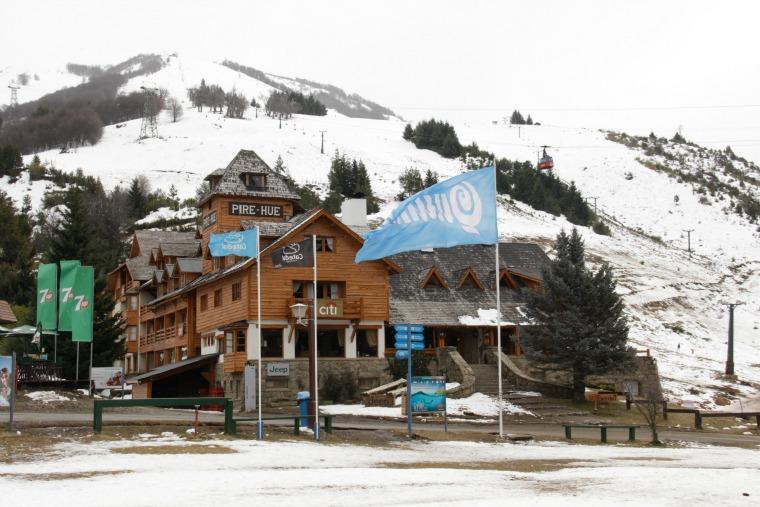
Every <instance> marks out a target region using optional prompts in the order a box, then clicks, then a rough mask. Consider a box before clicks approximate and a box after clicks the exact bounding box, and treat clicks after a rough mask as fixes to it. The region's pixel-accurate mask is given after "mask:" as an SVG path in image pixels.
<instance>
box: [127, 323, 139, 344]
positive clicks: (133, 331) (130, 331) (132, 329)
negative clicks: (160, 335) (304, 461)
mask: <svg viewBox="0 0 760 507" xmlns="http://www.w3.org/2000/svg"><path fill="white" fill-rule="evenodd" d="M127 335H128V336H129V341H131V342H133V341H136V340H137V326H129V327H128V328H127Z"/></svg>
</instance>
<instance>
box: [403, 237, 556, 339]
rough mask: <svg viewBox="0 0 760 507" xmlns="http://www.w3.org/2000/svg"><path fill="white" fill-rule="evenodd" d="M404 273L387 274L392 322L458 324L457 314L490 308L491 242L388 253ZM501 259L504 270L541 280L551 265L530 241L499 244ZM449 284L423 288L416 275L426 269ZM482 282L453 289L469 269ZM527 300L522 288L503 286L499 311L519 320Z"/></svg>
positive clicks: (493, 298) (492, 303) (506, 317)
mask: <svg viewBox="0 0 760 507" xmlns="http://www.w3.org/2000/svg"><path fill="white" fill-rule="evenodd" d="M391 260H392V261H394V262H396V263H397V264H398V265H399V266H401V268H402V269H403V271H401V272H400V273H396V274H392V275H391V276H390V279H389V280H390V288H391V296H390V305H391V306H390V322H391V324H400V323H419V324H423V325H427V326H459V325H461V324H460V322H459V317H461V316H465V315H471V316H477V315H478V313H477V312H478V309H489V308H494V307H495V305H496V294H495V290H494V281H495V276H494V268H495V266H494V249H493V246H492V245H462V246H456V247H452V248H440V249H434V250H432V251H413V252H404V253H399V254H396V255H394V256H392V257H391ZM499 260H500V263H501V269H502V271H503V270H505V269H509V270H513V269H514V270H515V271H517V270H520V271H521V272H526V273H531V274H532V275H534V276H535V277H536V279H537V280H538V281H541V280H542V277H541V269H542V267H543V266H544V265H547V264H548V263H549V258H548V257H547V256H546V254H545V253H544V251H543V250H541V247H539V246H538V245H535V244H530V243H500V244H499ZM431 266H434V267H435V269H436V271H437V272H438V273H439V274H440V275H441V277H442V278H443V279H444V280H445V281H446V283H447V284H448V287H447V288H436V289H428V290H426V289H424V288H423V287H422V286H421V285H420V276H421V275H420V273H421V272H422V273H423V274H427V273H428V271H430V267H431ZM468 268H471V270H472V273H473V274H474V275H475V276H477V278H478V279H479V280H480V281H481V282H482V285H483V288H482V289H481V288H479V287H461V288H460V287H457V284H458V282H459V281H460V280H461V279H462V278H463V276H464V275H466V274H467V273H468ZM523 304H525V301H524V299H523V296H522V294H521V293H520V292H517V291H514V290H504V289H502V290H501V311H502V315H503V316H504V317H503V318H504V320H505V321H510V322H516V323H519V322H522V321H524V320H525V317H523V316H522V314H521V313H520V309H519V307H520V306H521V305H523Z"/></svg>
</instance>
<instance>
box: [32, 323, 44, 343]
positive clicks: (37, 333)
mask: <svg viewBox="0 0 760 507" xmlns="http://www.w3.org/2000/svg"><path fill="white" fill-rule="evenodd" d="M41 342H42V324H41V323H39V322H38V323H37V329H35V330H34V334H33V335H32V343H34V344H35V345H37V346H39V345H40V343H41Z"/></svg>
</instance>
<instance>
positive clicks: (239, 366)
mask: <svg viewBox="0 0 760 507" xmlns="http://www.w3.org/2000/svg"><path fill="white" fill-rule="evenodd" d="M247 361H248V356H247V354H246V353H245V352H233V353H231V354H224V373H240V372H242V371H244V370H245V363H246V362H247Z"/></svg>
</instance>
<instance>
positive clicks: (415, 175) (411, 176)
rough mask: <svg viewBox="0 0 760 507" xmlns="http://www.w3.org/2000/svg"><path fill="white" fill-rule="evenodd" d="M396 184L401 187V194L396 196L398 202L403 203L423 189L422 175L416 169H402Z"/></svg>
mask: <svg viewBox="0 0 760 507" xmlns="http://www.w3.org/2000/svg"><path fill="white" fill-rule="evenodd" d="M429 172H430V170H429V169H428V173H429ZM398 182H399V184H400V185H401V193H400V194H398V199H399V200H400V201H403V200H404V199H406V198H408V197H409V196H412V195H414V194H416V193H417V192H419V191H420V190H422V189H423V188H425V186H424V181H423V180H422V175H421V174H420V171H419V170H418V169H417V168H416V167H408V168H406V169H404V171H403V172H402V173H401V175H400V176H399V177H398Z"/></svg>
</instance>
